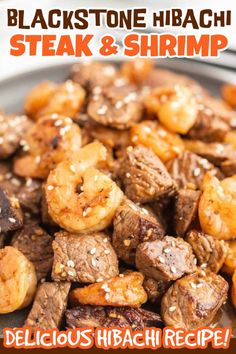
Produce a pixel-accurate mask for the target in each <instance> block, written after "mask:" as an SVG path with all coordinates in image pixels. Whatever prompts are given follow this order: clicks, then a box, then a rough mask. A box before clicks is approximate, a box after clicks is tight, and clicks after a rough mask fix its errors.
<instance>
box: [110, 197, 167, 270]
mask: <svg viewBox="0 0 236 354" xmlns="http://www.w3.org/2000/svg"><path fill="white" fill-rule="evenodd" d="M164 235H165V229H164V227H163V225H162V224H161V222H160V221H159V220H158V219H157V217H156V216H155V215H154V214H153V212H151V211H150V210H148V209H146V208H141V207H139V206H137V205H136V204H134V203H133V202H132V201H130V200H128V199H124V201H123V202H122V204H121V205H120V206H119V207H118V209H117V211H116V214H115V217H114V231H113V235H112V246H113V247H114V249H115V251H116V253H117V255H118V257H119V258H121V259H122V260H123V261H125V262H127V263H129V264H134V263H135V253H136V248H137V246H138V245H139V244H140V243H142V242H144V241H148V240H155V239H157V238H162V237H163V236H164Z"/></svg>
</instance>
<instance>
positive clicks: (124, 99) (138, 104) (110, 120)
mask: <svg viewBox="0 0 236 354" xmlns="http://www.w3.org/2000/svg"><path fill="white" fill-rule="evenodd" d="M142 113H143V103H142V101H141V98H140V96H139V94H138V92H137V90H136V87H135V86H132V85H126V86H123V87H122V89H121V88H120V87H116V86H108V87H104V88H102V90H101V92H100V90H99V92H96V93H94V92H93V95H92V96H91V99H90V101H89V103H88V115H89V117H90V118H91V119H93V120H95V121H96V122H97V123H100V124H102V125H105V126H109V127H111V128H116V129H122V130H123V129H127V128H129V127H131V126H132V125H133V124H134V123H136V122H138V121H139V120H140V119H141V117H142Z"/></svg>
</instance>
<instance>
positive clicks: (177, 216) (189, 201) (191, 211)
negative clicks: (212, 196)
mask: <svg viewBox="0 0 236 354" xmlns="http://www.w3.org/2000/svg"><path fill="white" fill-rule="evenodd" d="M200 196H201V192H200V191H195V190H192V189H180V190H179V193H178V196H177V198H176V202H175V207H174V228H175V232H176V234H177V235H179V236H181V235H184V234H185V233H186V232H187V231H188V229H189V228H190V226H191V224H192V223H193V222H194V220H195V219H196V217H197V212H198V204H199V200H200Z"/></svg>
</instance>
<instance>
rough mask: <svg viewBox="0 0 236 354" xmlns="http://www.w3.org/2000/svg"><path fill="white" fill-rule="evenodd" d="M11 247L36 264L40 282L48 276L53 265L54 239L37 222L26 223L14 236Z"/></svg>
mask: <svg viewBox="0 0 236 354" xmlns="http://www.w3.org/2000/svg"><path fill="white" fill-rule="evenodd" d="M11 245H12V246H13V247H15V248H17V249H18V250H19V251H21V252H22V253H23V254H24V255H25V256H26V257H27V258H28V259H29V260H30V261H31V262H32V263H33V264H34V266H35V270H36V274H37V278H38V280H40V279H43V278H45V277H46V276H47V274H48V273H49V272H50V270H51V268H52V263H53V251H52V237H51V236H50V235H48V234H47V233H46V231H44V230H43V229H42V228H41V227H39V225H38V223H37V222H36V221H32V220H30V221H28V222H27V223H25V225H24V227H23V229H22V230H20V231H17V232H16V233H15V235H14V236H13V239H12V241H11Z"/></svg>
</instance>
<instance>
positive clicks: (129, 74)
mask: <svg viewBox="0 0 236 354" xmlns="http://www.w3.org/2000/svg"><path fill="white" fill-rule="evenodd" d="M153 66H154V62H153V61H152V60H150V59H142V58H137V59H135V60H132V61H127V62H125V63H124V64H123V65H122V67H121V74H122V75H123V76H124V77H126V78H127V79H128V80H129V81H130V82H131V83H135V84H141V83H142V82H144V81H145V79H146V78H147V77H148V76H149V75H150V73H151V71H152V68H153Z"/></svg>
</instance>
